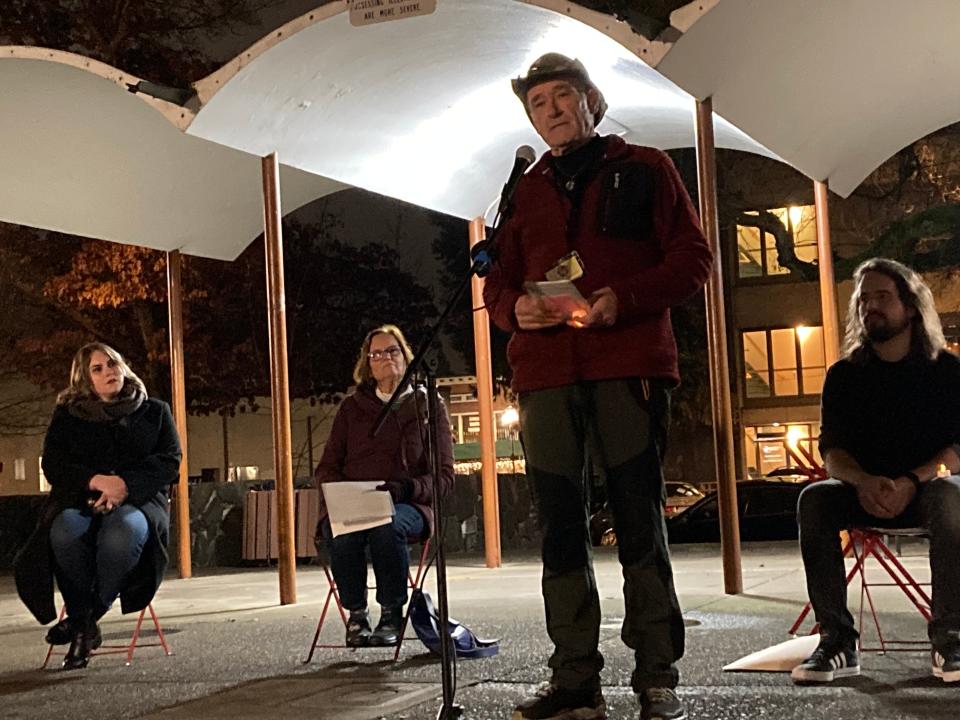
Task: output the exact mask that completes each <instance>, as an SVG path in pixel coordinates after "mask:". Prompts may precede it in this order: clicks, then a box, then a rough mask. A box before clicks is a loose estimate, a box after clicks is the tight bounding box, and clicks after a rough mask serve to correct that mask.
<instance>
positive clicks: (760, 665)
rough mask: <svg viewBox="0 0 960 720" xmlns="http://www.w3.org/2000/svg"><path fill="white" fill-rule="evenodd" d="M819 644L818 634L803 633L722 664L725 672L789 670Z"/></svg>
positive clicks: (804, 658) (808, 655)
mask: <svg viewBox="0 0 960 720" xmlns="http://www.w3.org/2000/svg"><path fill="white" fill-rule="evenodd" d="M819 644H820V635H819V634H818V633H814V634H813V635H804V636H802V637H797V638H793V639H792V640H787V641H786V642H782V643H779V644H777V645H773V646H771V647H768V648H764V649H763V650H757V652H754V653H750V654H749V655H747V656H745V657H742V658H740V659H739V660H734V661H733V662H732V663H730V664H729V665H725V666H724V668H723V669H724V671H725V672H790V671H791V670H793V668H795V667H796V666H797V665H799V664H800V663H802V662H803V661H804V660H806V659H807V658H808V657H810V655H811V653H813V651H814V650H815V649H816V647H817V645H819Z"/></svg>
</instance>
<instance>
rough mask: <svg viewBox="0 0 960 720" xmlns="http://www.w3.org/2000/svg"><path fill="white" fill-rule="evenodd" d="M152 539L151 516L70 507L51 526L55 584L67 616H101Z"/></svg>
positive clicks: (124, 508)
mask: <svg viewBox="0 0 960 720" xmlns="http://www.w3.org/2000/svg"><path fill="white" fill-rule="evenodd" d="M149 535H150V527H149V524H148V523H147V517H146V515H144V514H143V513H142V512H141V511H140V510H139V509H138V508H136V507H134V506H133V505H121V506H120V507H118V508H116V509H115V510H113V511H112V512H109V513H107V514H106V515H94V514H93V513H91V512H90V511H89V510H86V509H84V510H78V509H76V508H67V509H66V510H64V511H63V512H61V513H60V514H59V515H57V517H55V518H54V520H53V523H52V525H51V526H50V547H51V549H52V550H53V559H54V565H55V567H54V572H55V573H56V577H57V586H58V587H59V588H60V594H61V595H63V600H64V602H65V603H66V605H67V614H68V615H69V616H71V617H80V616H82V615H84V614H86V613H92V614H93V615H94V617H99V616H100V615H103V614H104V613H105V612H106V611H107V610H109V609H110V606H111V605H112V604H113V601H114V600H116V599H117V596H118V595H119V594H120V591H121V590H122V589H123V587H124V582H125V581H126V578H127V576H128V575H129V574H130V571H131V570H133V568H135V567H136V565H137V563H138V562H139V561H140V554H141V553H142V552H143V546H144V545H145V544H146V542H147V538H148V537H149Z"/></svg>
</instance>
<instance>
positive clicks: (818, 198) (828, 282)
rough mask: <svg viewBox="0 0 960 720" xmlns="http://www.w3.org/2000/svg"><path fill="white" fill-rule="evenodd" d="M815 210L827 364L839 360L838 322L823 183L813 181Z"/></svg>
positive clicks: (824, 346)
mask: <svg viewBox="0 0 960 720" xmlns="http://www.w3.org/2000/svg"><path fill="white" fill-rule="evenodd" d="M813 202H814V206H815V207H816V212H817V267H818V268H819V270H820V312H821V314H822V316H823V350H824V359H825V360H826V363H827V367H830V366H831V365H833V364H834V363H835V362H836V361H837V360H839V359H840V323H839V320H838V314H837V285H836V281H835V280H834V278H833V251H832V250H831V247H830V204H829V201H828V199H827V184H826V183H825V182H818V181H816V180H814V182H813Z"/></svg>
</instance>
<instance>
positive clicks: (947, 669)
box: [931, 645, 960, 683]
mask: <svg viewBox="0 0 960 720" xmlns="http://www.w3.org/2000/svg"><path fill="white" fill-rule="evenodd" d="M931 669H932V670H933V676H934V677H938V678H940V679H941V680H943V681H944V682H947V683H952V682H957V680H960V645H955V646H954V647H952V648H951V649H949V650H945V651H944V652H942V653H941V652H940V651H939V650H937V649H936V648H934V649H933V652H932V662H931Z"/></svg>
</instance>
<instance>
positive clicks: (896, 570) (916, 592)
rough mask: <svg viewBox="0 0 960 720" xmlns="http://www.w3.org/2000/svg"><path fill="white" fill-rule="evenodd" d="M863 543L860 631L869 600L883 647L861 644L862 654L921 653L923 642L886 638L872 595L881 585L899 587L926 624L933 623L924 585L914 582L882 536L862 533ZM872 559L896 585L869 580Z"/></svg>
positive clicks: (878, 636) (861, 556)
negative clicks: (867, 573) (865, 601)
mask: <svg viewBox="0 0 960 720" xmlns="http://www.w3.org/2000/svg"><path fill="white" fill-rule="evenodd" d="M859 535H860V537H861V542H862V549H861V555H860V561H861V563H862V567H861V570H860V583H861V590H860V621H859V622H860V627H861V629H862V628H863V627H864V625H863V616H864V604H863V601H864V598H866V600H867V603H868V604H869V606H870V614H871V616H872V618H873V624H874V627H875V628H876V630H877V638H878V640H879V643H880V647H879V648H876V647H874V648H869V647H865V646H864V645H863V643H862V640H861V650H862V651H870V650H879V651H880V652H882V653H887V652H890V651H893V650H913V649H917V650H921V649H923V648H924V647H925V645H926V644H925V643H923V642H919V641H918V642H913V641H909V640H891V639H888V638H885V637H884V635H883V630H882V628H881V626H880V619H879V614H878V612H877V608H876V606H875V604H874V601H873V595H872V593H871V591H870V586H871V585H874V586H876V585H881V586H884V585H885V586H896V587H899V588H900V590H901V592H903V594H904V595H905V596H906V597H907V599H908V600H910V602H912V603H913V605H914V607H916V608H917V610H918V611H919V612H920V614H921V615H922V616H923V618H924V620H926V621H927V622H929V621H930V598H929V596H928V595H927V593H926V592H925V591H924V589H923V588H922V587H921V586H920V584H919V583H918V582H917V581H916V580H915V579H914V578H913V576H912V575H911V574H910V572H909V571H908V570H907V569H906V567H904V565H903V564H902V563H901V562H900V560H899V559H898V558H897V557H896V556H895V555H894V554H893V552H892V551H891V550H890V548H889V547H888V546H887V545H886V544H885V543H884V542H883V538H882V536H881V535H879V534H875V533H859ZM868 557H873V558H874V559H875V560H876V561H877V564H878V565H879V566H880V568H881V569H882V570H883V571H884V572H886V573H887V576H888V577H889V578H890V580H891V581H892V582H871V581H870V580H869V579H868V578H867V576H866V559H867V558H868ZM894 645H899V646H907V647H893V646H894Z"/></svg>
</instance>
